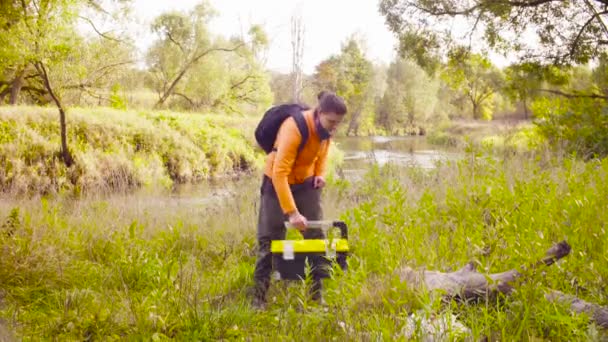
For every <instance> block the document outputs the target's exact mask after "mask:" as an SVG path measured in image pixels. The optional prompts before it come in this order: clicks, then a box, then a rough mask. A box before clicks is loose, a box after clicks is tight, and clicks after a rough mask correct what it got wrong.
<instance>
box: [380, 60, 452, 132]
mask: <svg viewBox="0 0 608 342" xmlns="http://www.w3.org/2000/svg"><path fill="white" fill-rule="evenodd" d="M439 86H440V82H439V80H438V79H437V78H434V77H431V76H429V75H428V74H427V73H426V72H425V71H424V70H423V69H422V68H421V67H419V66H418V65H416V64H415V63H413V62H412V61H407V60H403V59H398V60H396V61H394V62H393V63H391V65H390V67H389V68H388V71H387V86H386V90H385V91H384V94H383V97H382V99H381V100H380V104H379V106H378V108H377V114H376V123H377V124H378V125H379V126H381V127H383V128H384V129H385V130H386V131H387V132H391V133H393V134H394V133H397V132H398V131H406V130H407V131H412V132H415V133H414V134H417V132H418V130H419V128H420V127H422V128H424V127H425V126H427V124H428V123H429V122H431V121H436V119H437V116H438V115H439V114H438V113H437V112H438V110H437V103H438V100H439V99H438V97H439Z"/></svg>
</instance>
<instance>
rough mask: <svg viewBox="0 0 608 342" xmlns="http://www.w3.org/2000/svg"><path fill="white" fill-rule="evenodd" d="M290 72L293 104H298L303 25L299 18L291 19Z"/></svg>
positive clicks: (302, 52)
mask: <svg viewBox="0 0 608 342" xmlns="http://www.w3.org/2000/svg"><path fill="white" fill-rule="evenodd" d="M291 49H292V56H291V63H292V65H291V72H292V78H293V79H292V98H293V102H296V103H299V102H300V94H301V92H302V61H303V58H304V25H303V23H302V18H301V17H296V16H293V17H291Z"/></svg>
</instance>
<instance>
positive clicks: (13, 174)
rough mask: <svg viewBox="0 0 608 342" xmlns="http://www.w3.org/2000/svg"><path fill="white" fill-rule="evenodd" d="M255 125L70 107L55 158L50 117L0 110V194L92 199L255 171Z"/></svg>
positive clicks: (54, 123)
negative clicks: (67, 154) (64, 143)
mask: <svg viewBox="0 0 608 342" xmlns="http://www.w3.org/2000/svg"><path fill="white" fill-rule="evenodd" d="M255 124H256V119H255V118H249V117H228V116H223V115H212V114H204V115H203V114H185V113H172V112H156V111H154V112H153V111H141V112H136V111H119V110H113V109H109V108H86V109H84V108H73V109H70V111H69V112H68V114H67V125H68V146H69V148H70V149H71V152H72V154H73V156H74V158H75V161H76V163H75V166H73V167H71V168H67V167H65V165H64V164H63V163H62V162H61V159H60V157H59V148H60V136H59V131H60V130H59V119H58V114H57V111H56V110H54V109H52V108H40V107H0V142H1V144H0V165H2V167H1V168H0V188H1V189H2V191H3V192H5V193H8V194H48V193H59V192H66V191H67V192H75V193H83V192H84V193H99V192H113V191H117V190H129V189H134V188H140V187H146V186H154V187H157V186H163V187H170V186H172V185H174V184H182V183H197V182H200V181H204V180H209V179H211V178H217V177H224V176H230V175H234V174H238V173H240V172H249V171H253V170H257V169H258V168H259V166H260V165H261V163H262V158H261V154H260V153H258V152H256V150H255V149H254V148H253V144H252V142H253V134H252V133H251V132H253V128H254V127H255Z"/></svg>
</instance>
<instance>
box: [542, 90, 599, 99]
mask: <svg viewBox="0 0 608 342" xmlns="http://www.w3.org/2000/svg"><path fill="white" fill-rule="evenodd" d="M535 90H536V91H540V92H545V93H551V94H556V95H560V96H564V97H567V98H569V99H573V98H574V99H576V98H588V99H599V100H608V96H604V95H599V94H570V93H565V92H563V91H560V90H553V89H535Z"/></svg>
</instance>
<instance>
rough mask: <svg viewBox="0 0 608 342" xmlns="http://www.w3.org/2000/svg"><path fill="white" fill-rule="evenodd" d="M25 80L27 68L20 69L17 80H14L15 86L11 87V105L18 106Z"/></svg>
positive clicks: (9, 101)
mask: <svg viewBox="0 0 608 342" xmlns="http://www.w3.org/2000/svg"><path fill="white" fill-rule="evenodd" d="M24 78H25V68H23V69H19V70H18V71H17V73H16V75H15V79H14V80H13V85H12V87H11V96H10V97H9V99H8V103H9V104H10V105H13V106H14V105H16V104H17V101H18V100H19V93H20V92H21V87H23V80H24Z"/></svg>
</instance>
